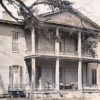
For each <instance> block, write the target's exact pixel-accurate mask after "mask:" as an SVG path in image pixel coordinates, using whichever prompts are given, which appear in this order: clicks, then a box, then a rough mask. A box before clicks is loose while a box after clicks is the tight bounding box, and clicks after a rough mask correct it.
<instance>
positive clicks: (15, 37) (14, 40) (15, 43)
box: [12, 32, 19, 51]
mask: <svg viewBox="0 0 100 100" xmlns="http://www.w3.org/2000/svg"><path fill="white" fill-rule="evenodd" d="M18 35H19V33H18V32H13V35H12V51H18Z"/></svg>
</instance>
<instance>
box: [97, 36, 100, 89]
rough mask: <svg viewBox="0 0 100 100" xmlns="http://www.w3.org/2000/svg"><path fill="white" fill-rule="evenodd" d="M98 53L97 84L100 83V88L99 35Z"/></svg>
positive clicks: (99, 38)
mask: <svg viewBox="0 0 100 100" xmlns="http://www.w3.org/2000/svg"><path fill="white" fill-rule="evenodd" d="M97 55H98V62H97V63H98V64H97V66H98V68H97V85H98V89H100V37H98V46H97Z"/></svg>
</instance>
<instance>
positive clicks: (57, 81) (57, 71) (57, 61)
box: [55, 58, 59, 90]
mask: <svg viewBox="0 0 100 100" xmlns="http://www.w3.org/2000/svg"><path fill="white" fill-rule="evenodd" d="M55 71H56V72H55V79H56V82H55V84H56V90H59V58H57V59H56V70H55Z"/></svg>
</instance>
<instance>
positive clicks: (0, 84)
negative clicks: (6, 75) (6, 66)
mask: <svg viewBox="0 0 100 100" xmlns="http://www.w3.org/2000/svg"><path fill="white" fill-rule="evenodd" d="M0 92H1V93H6V89H5V87H4V83H3V80H2V76H1V74H0Z"/></svg>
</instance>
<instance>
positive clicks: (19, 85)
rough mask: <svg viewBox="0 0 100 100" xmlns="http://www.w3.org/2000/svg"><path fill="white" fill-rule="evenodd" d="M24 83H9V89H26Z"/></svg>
mask: <svg viewBox="0 0 100 100" xmlns="http://www.w3.org/2000/svg"><path fill="white" fill-rule="evenodd" d="M24 89H25V85H24V84H14V85H13V86H11V85H8V91H16V90H24Z"/></svg>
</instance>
